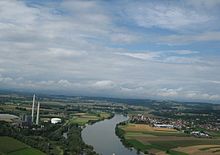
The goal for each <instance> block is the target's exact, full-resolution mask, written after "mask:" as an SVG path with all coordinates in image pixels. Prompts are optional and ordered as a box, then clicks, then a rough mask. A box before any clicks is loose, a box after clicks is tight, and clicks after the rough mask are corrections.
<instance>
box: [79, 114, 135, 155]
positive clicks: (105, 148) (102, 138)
mask: <svg viewBox="0 0 220 155" xmlns="http://www.w3.org/2000/svg"><path fill="white" fill-rule="evenodd" d="M127 119H128V117H125V116H123V115H115V116H114V117H113V118H112V119H109V120H104V121H101V122H97V123H95V124H93V125H88V126H87V127H86V128H84V129H83V131H82V138H83V140H84V142H85V143H86V144H88V145H92V146H93V147H94V150H95V151H96V152H97V153H99V154H100V155H112V154H113V153H115V155H137V153H136V151H135V150H132V151H131V150H129V149H127V148H125V147H124V146H123V144H122V143H121V141H120V139H119V138H118V137H117V136H116V135H115V126H116V124H118V123H119V122H123V121H126V120H127Z"/></svg>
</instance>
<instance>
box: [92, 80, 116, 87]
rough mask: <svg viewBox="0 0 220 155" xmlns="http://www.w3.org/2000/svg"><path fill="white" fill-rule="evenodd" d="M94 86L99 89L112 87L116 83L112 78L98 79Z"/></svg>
mask: <svg viewBox="0 0 220 155" xmlns="http://www.w3.org/2000/svg"><path fill="white" fill-rule="evenodd" d="M93 86H94V87H95V88H98V89H110V88H113V87H114V86H115V83H114V82H113V81H110V80H102V81H96V82H95V83H94V84H93Z"/></svg>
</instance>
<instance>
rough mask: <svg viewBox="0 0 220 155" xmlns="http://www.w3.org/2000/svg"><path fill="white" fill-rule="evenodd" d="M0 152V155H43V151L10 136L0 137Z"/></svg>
mask: <svg viewBox="0 0 220 155" xmlns="http://www.w3.org/2000/svg"><path fill="white" fill-rule="evenodd" d="M0 154H2V155H6V154H7V155H30V154H31V155H45V154H44V153H43V152H41V151H39V150H37V149H35V148H31V147H30V146H28V145H26V144H24V143H22V142H20V141H18V140H16V139H14V138H11V137H3V136H1V137H0Z"/></svg>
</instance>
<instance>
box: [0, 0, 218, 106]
mask: <svg viewBox="0 0 220 155" xmlns="http://www.w3.org/2000/svg"><path fill="white" fill-rule="evenodd" d="M219 60H220V1H219V0H166V1H164V0H148V1H146V0H138V1H135V0H120V1H119V0H108V1H105V0H90V1H89V0H88V1H87V0H1V1H0V89H11V90H26V91H31V92H35V91H36V92H51V93H58V94H66V95H83V96H104V97H120V98H143V99H144V98H151V99H170V100H188V101H191V100H201V101H211V102H212V101H213V102H216V101H217V102H218V101H220V69H219V68H220V61H219Z"/></svg>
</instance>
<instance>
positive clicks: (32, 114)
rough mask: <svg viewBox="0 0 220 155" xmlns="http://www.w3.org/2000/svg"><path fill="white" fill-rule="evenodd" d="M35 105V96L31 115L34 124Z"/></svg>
mask: <svg viewBox="0 0 220 155" xmlns="http://www.w3.org/2000/svg"><path fill="white" fill-rule="evenodd" d="M34 104H35V94H34V96H33V103H32V113H31V121H32V123H33V122H34Z"/></svg>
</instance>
